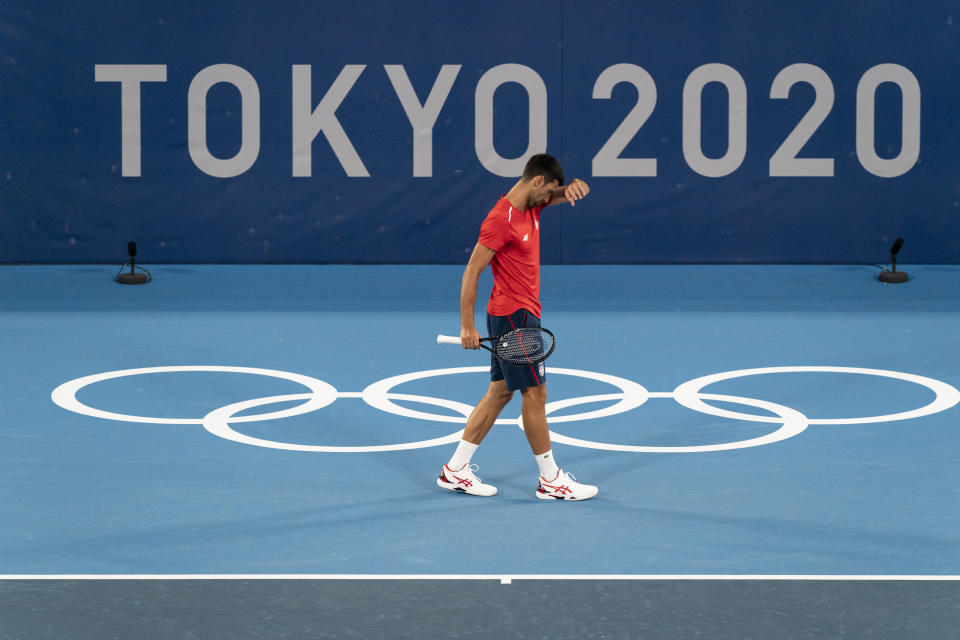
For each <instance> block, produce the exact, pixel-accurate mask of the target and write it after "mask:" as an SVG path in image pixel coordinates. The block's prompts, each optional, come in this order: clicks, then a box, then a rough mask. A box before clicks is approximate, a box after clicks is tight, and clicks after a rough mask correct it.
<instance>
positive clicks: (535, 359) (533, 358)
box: [490, 327, 557, 367]
mask: <svg viewBox="0 0 960 640" xmlns="http://www.w3.org/2000/svg"><path fill="white" fill-rule="evenodd" d="M556 346H557V339H556V337H555V336H554V335H553V333H552V332H550V331H549V330H547V329H544V328H543V327H520V328H519V329H514V330H513V331H508V332H507V333H503V334H500V335H499V336H497V337H495V338H490V351H492V352H493V355H495V356H496V357H497V358H499V359H500V361H501V362H503V363H505V364H508V365H512V366H517V367H522V366H526V365H529V364H539V363H541V362H543V361H544V360H546V359H547V358H549V357H550V354H551V353H553V350H554V349H555V348H556Z"/></svg>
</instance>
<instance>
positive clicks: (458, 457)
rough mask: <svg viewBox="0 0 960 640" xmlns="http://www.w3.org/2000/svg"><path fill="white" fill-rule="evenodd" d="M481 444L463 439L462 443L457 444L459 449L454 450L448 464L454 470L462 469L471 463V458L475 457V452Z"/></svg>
mask: <svg viewBox="0 0 960 640" xmlns="http://www.w3.org/2000/svg"><path fill="white" fill-rule="evenodd" d="M479 446H480V445H478V444H473V443H472V442H467V441H466V440H461V441H460V444H459V445H457V450H456V451H454V452H453V457H452V458H450V462H448V463H447V466H448V467H450V468H451V469H453V470H454V471H460V469H463V468H464V467H465V466H466V465H468V464H470V458H472V457H473V452H474V451H476V450H477V447H479Z"/></svg>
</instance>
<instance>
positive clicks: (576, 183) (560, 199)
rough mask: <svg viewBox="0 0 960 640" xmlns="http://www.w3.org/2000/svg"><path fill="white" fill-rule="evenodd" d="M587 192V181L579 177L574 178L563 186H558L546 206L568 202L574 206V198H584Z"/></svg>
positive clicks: (588, 189)
mask: <svg viewBox="0 0 960 640" xmlns="http://www.w3.org/2000/svg"><path fill="white" fill-rule="evenodd" d="M588 193H590V187H588V186H587V183H586V182H584V181H583V180H581V179H580V178H574V179H573V182H571V183H570V184H568V185H567V186H565V187H560V188H559V189H556V190H555V191H554V192H553V198H552V199H551V200H550V204H548V205H547V206H548V207H550V206H553V205H555V204H563V203H564V202H569V203H570V206H571V207H572V206H574V201H575V200H580V199H582V198H585V197H586V196H587V194H588Z"/></svg>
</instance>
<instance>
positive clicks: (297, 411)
mask: <svg viewBox="0 0 960 640" xmlns="http://www.w3.org/2000/svg"><path fill="white" fill-rule="evenodd" d="M184 371H213V372H218V371H219V372H228V373H249V374H253V375H258V376H269V377H271V378H281V379H283V380H291V381H293V382H299V383H300V384H302V385H303V386H305V387H307V388H308V389H310V391H312V392H313V393H311V394H308V395H309V400H308V401H307V402H305V403H303V404H302V405H299V406H296V407H291V408H290V409H285V410H283V411H276V412H274V413H261V414H258V415H253V416H243V417H240V418H234V422H255V421H259V420H276V419H278V418H288V417H290V416H298V415H301V414H304V413H309V412H310V411H315V410H317V409H322V408H323V407H325V406H327V405H328V404H330V403H332V402H333V401H334V400H336V399H337V390H336V389H335V388H334V387H333V386H332V385H330V384H328V383H326V382H324V381H323V380H318V379H316V378H312V377H310V376H304V375H301V374H299V373H290V372H289V371H275V370H273V369H255V368H252V367H221V366H173V367H147V368H144V369H121V370H119V371H107V372H105V373H97V374H94V375H91V376H84V377H83V378H77V379H76V380H71V381H69V382H65V383H63V384H62V385H60V386H59V387H57V388H56V389H54V390H53V392H52V393H51V394H50V399H51V400H53V402H54V403H55V404H57V405H59V406H61V407H63V408H64V409H67V410H68V411H73V412H75V413H79V414H82V415H85V416H92V417H94V418H104V419H106V420H121V421H123V422H145V423H148V424H202V423H203V420H204V419H203V418H151V417H146V416H132V415H127V414H124V413H112V412H110V411H103V410H101V409H95V408H93V407H89V406H87V405H85V404H83V403H82V402H80V401H79V400H77V392H78V391H80V390H81V389H83V388H84V387H86V386H88V385H91V384H93V383H94V382H100V381H102V380H112V379H113V378H124V377H127V376H138V375H145V374H148V373H169V372H184ZM304 399H306V398H304ZM264 404H266V403H264ZM231 406H232V405H231Z"/></svg>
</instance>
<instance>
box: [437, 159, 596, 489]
mask: <svg viewBox="0 0 960 640" xmlns="http://www.w3.org/2000/svg"><path fill="white" fill-rule="evenodd" d="M561 185H563V169H562V168H561V167H560V163H559V162H557V160H556V158H554V157H553V156H550V155H547V154H545V153H542V154H538V155H535V156H533V157H531V158H530V159H529V160H528V161H527V164H526V166H525V167H524V170H523V175H522V176H521V177H520V181H519V182H517V183H516V184H515V185H513V188H512V189H510V191H508V192H507V193H506V195H504V196H503V197H502V198H500V200H499V201H498V202H497V204H496V206H494V207H493V209H492V210H491V211H490V213H489V214H488V215H487V218H486V219H485V220H484V221H483V224H482V225H481V226H480V239H479V241H478V242H477V245H476V246H475V247H474V248H473V254H472V255H471V256H470V261H469V262H468V263H467V267H466V269H465V270H464V272H463V281H462V284H461V287H460V341H461V343H462V344H463V348H464V349H479V348H480V333H479V332H478V331H477V328H476V327H475V326H474V322H473V313H474V305H475V303H476V300H477V282H478V280H479V278H480V274H481V272H483V270H484V269H485V268H486V267H487V265H488V264H489V265H491V268H492V269H493V291H492V292H491V293H490V301H489V302H488V303H487V335H489V336H496V335H499V334H501V333H506V332H507V331H512V330H513V329H518V328H520V327H539V326H540V212H541V211H542V210H543V208H544V207H548V206H552V205H557V204H562V203H564V202H569V203H570V205H571V206H573V205H574V203H575V201H577V200H580V199H581V198H584V197H585V196H586V195H587V194H588V193H589V192H590V189H589V188H588V187H587V184H586V183H585V182H583V181H582V180H574V181H573V182H571V183H570V184H569V185H567V186H566V187H564V186H561ZM490 380H491V382H490V386H489V387H488V388H487V392H486V394H485V395H484V396H483V398H482V399H481V400H480V403H479V404H477V406H476V407H475V408H474V410H473V412H472V413H471V414H470V417H469V418H468V419H467V424H466V427H465V428H464V431H463V438H462V439H461V440H460V444H459V445H458V446H457V449H456V451H455V452H454V454H453V457H452V458H451V459H450V462H448V463H447V464H445V465H444V466H443V468H442V469H441V470H440V477H439V478H437V484H438V485H440V486H441V487H443V488H445V489H450V490H452V491H458V492H462V493H470V494H473V495H479V496H492V495H494V494H495V493H496V492H497V488H496V487H494V486H493V485H489V484H484V483H483V482H482V481H481V480H480V478H478V477H477V476H476V475H475V474H474V471H475V470H477V468H478V467H477V466H476V465H471V464H470V459H471V457H472V456H473V454H474V452H475V451H476V450H477V447H478V446H479V445H480V442H481V441H482V440H483V438H484V437H485V436H486V435H487V433H488V432H489V431H490V428H491V427H492V426H493V423H494V421H495V420H496V419H497V416H498V415H500V412H501V411H502V410H503V408H504V407H505V406H506V405H507V403H508V402H510V399H511V398H513V392H514V391H517V390H519V391H520V395H521V414H522V416H523V428H524V431H525V432H526V435H527V441H528V442H529V443H530V447H531V448H532V449H533V453H534V456H535V457H536V459H537V465H538V466H539V467H540V478H539V482H538V483H537V492H536V496H537V497H538V498H542V499H545V500H586V499H587V498H592V497H593V496H595V495H597V488H596V487H594V486H591V485H588V484H580V483H579V482H577V481H576V479H575V478H574V477H573V476H572V475H570V474H569V473H567V472H565V471H563V470H562V469H561V468H560V467H558V466H557V462H556V460H555V459H554V456H553V452H552V450H551V446H550V431H549V429H548V428H547V415H546V404H547V381H546V370H545V368H544V366H543V363H542V362H541V363H540V364H537V365H529V366H524V367H514V366H508V365H506V364H503V363H502V362H500V361H499V360H497V358H496V357H494V356H493V355H491V356H490Z"/></svg>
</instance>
